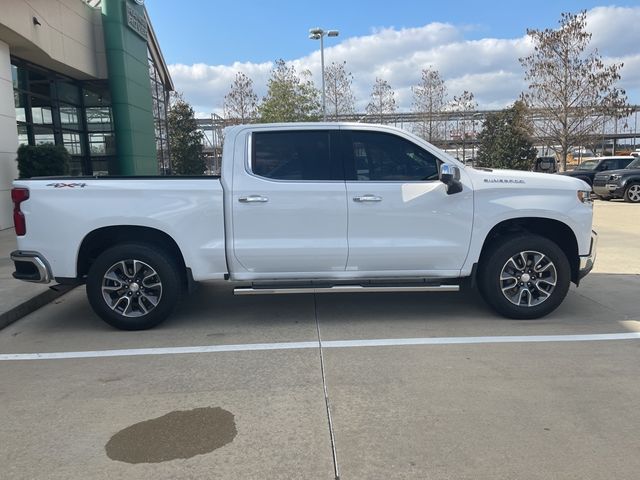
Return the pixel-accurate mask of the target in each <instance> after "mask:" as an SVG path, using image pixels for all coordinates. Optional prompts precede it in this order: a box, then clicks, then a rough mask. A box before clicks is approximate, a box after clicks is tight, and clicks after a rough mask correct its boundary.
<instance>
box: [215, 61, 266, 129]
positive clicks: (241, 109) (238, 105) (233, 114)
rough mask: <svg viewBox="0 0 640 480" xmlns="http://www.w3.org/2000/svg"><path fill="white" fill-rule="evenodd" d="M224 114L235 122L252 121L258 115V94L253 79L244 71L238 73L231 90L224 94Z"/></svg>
mask: <svg viewBox="0 0 640 480" xmlns="http://www.w3.org/2000/svg"><path fill="white" fill-rule="evenodd" d="M223 108H224V116H225V118H227V119H229V120H231V121H232V122H233V123H251V122H253V121H254V120H255V119H256V117H257V116H258V96H257V95H256V94H255V92H254V91H253V80H251V78H249V77H248V76H246V75H245V74H244V73H242V72H238V73H236V78H235V80H234V81H233V83H232V84H231V90H229V93H227V94H226V95H225V96H224V107H223Z"/></svg>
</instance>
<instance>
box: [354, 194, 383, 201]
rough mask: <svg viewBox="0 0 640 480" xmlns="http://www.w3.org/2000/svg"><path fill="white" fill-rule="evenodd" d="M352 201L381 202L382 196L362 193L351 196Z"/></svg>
mask: <svg viewBox="0 0 640 480" xmlns="http://www.w3.org/2000/svg"><path fill="white" fill-rule="evenodd" d="M353 201H354V202H381V201H382V197H379V196H377V195H362V196H360V197H353Z"/></svg>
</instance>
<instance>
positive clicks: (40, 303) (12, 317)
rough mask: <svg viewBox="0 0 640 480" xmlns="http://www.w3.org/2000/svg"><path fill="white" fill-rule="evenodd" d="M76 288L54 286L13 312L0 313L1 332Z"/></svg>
mask: <svg viewBox="0 0 640 480" xmlns="http://www.w3.org/2000/svg"><path fill="white" fill-rule="evenodd" d="M76 286H77V285H54V286H52V287H49V290H47V291H45V292H42V293H39V294H38V295H36V296H35V297H32V298H30V299H29V300H27V301H26V302H23V303H21V304H20V305H16V306H15V307H13V308H12V309H11V310H8V311H6V312H3V313H0V330H2V329H3V328H5V327H8V326H9V325H11V324H12V323H14V322H16V321H17V320H20V319H21V318H22V317H25V316H27V315H29V314H30V313H33V312H35V311H36V310H38V309H39V308H40V307H44V306H45V305H46V304H48V303H51V302H53V301H54V300H55V299H56V298H59V297H61V296H62V295H64V294H65V293H67V292H69V291H71V290H73V289H74V288H75V287H76Z"/></svg>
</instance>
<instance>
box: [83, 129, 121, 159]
mask: <svg viewBox="0 0 640 480" xmlns="http://www.w3.org/2000/svg"><path fill="white" fill-rule="evenodd" d="M89 151H90V153H91V155H92V156H93V155H112V154H113V153H114V152H115V142H114V138H113V135H112V134H111V133H90V134H89Z"/></svg>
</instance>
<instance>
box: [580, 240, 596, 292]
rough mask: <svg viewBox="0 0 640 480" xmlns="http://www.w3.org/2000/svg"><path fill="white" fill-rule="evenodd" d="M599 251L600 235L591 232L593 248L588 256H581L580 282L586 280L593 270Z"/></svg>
mask: <svg viewBox="0 0 640 480" xmlns="http://www.w3.org/2000/svg"><path fill="white" fill-rule="evenodd" d="M597 249H598V234H597V233H596V232H594V231H593V230H592V231H591V248H590V249H589V254H588V255H581V256H580V269H579V271H578V280H580V279H582V278H584V277H585V276H586V275H587V274H588V273H589V272H590V271H591V270H592V269H593V265H594V264H595V263H596V253H597Z"/></svg>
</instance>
